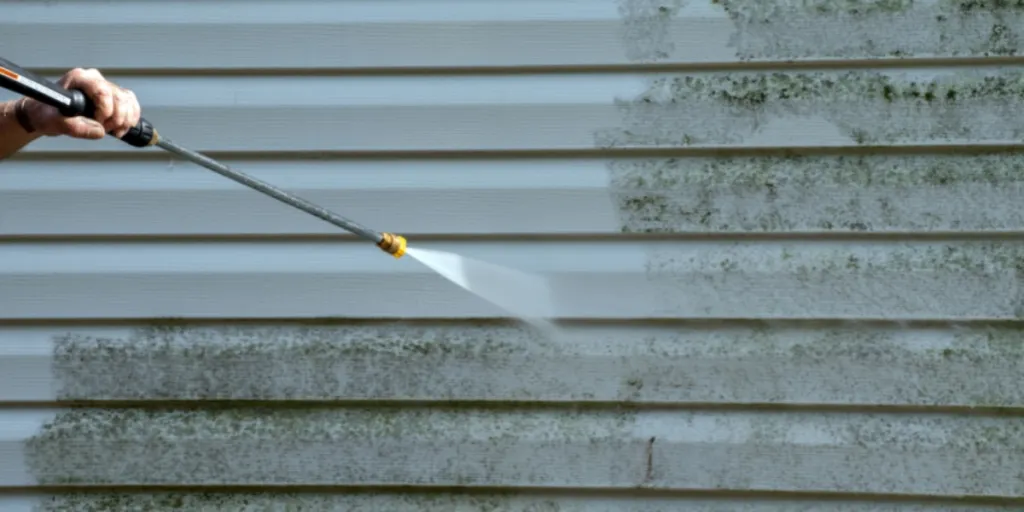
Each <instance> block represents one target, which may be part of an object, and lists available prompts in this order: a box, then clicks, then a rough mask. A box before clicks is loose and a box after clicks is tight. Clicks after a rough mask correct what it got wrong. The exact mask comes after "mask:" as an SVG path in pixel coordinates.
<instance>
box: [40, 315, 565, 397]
mask: <svg viewBox="0 0 1024 512" xmlns="http://www.w3.org/2000/svg"><path fill="white" fill-rule="evenodd" d="M54 347H55V353H54V375H55V377H56V379H57V381H58V396H59V398H60V399H62V400H95V399H160V398H170V399H197V398H220V399H225V398H247V399H268V398H269V399H288V398H299V399H331V398H346V397H366V396H388V394H391V395H395V394H398V395H401V393H403V391H402V390H403V389H404V390H408V391H405V392H406V393H409V392H414V391H415V390H416V389H417V388H422V386H423V385H424V384H426V383H434V384H435V386H440V385H443V382H442V381H439V379H438V375H436V374H432V373H429V371H428V370H430V369H431V368H435V369H436V368H438V367H439V366H437V365H441V366H443V365H457V364H463V365H467V366H468V365H486V364H502V363H503V362H505V363H507V362H508V361H509V360H510V359H513V358H518V359H521V360H529V359H530V358H532V357H544V356H543V355H536V354H547V355H552V354H554V353H556V352H557V350H559V349H558V348H557V346H556V345H553V344H552V343H551V342H550V341H549V340H547V339H546V338H544V337H543V336H541V335H540V334H539V333H536V332H534V331H532V330H529V329H527V328H524V327H521V326H517V325H505V324H500V325H498V324H495V325H484V324H478V323H473V322H464V323H459V324H455V325H444V324H437V325H434V324H430V323H377V324H355V325H350V326H302V327H259V326H255V327H199V326H188V325H156V326H151V327H147V328H143V329H137V330H135V331H133V332H131V334H130V335H128V336H127V337H116V338H108V337H98V336H88V335H81V334H75V333H69V334H67V335H64V336H59V337H57V338H56V339H55V340H54ZM393 372H397V374H396V375H394V376H393V377H389V378H388V380H387V382H378V381H377V380H379V379H380V378H382V377H383V376H384V375H387V374H389V373H393ZM359 375H362V376H363V377H366V378H367V380H360V379H359V378H356V376H359ZM373 375H375V376H376V378H375V379H370V378H369V377H370V376H373ZM389 390H390V391H389Z"/></svg>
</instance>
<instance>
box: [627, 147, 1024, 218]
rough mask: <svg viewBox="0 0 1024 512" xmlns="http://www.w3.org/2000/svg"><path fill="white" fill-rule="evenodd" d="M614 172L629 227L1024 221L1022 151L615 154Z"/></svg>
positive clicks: (1023, 164)
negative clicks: (1019, 198) (1019, 193)
mask: <svg viewBox="0 0 1024 512" xmlns="http://www.w3.org/2000/svg"><path fill="white" fill-rule="evenodd" d="M609 169H610V173H611V188H612V193H613V197H614V198H615V200H616V203H617V207H618V212H619V218H620V222H621V223H622V224H621V229H622V231H623V232H641V233H672V232H687V231H699V232H703V231H739V232H743V231H755V232H756V231H761V232H776V231H784V230H827V231H879V230H897V229H903V230H909V229H914V230H943V229H960V230H970V229H1016V228H1019V227H1022V226H1024V216H1022V215H1014V214H1013V213H1012V212H1014V211H1016V207H1015V206H1014V204H1015V199H1013V194H1008V193H1006V191H1008V190H1014V189H1015V188H1021V187H1024V158H1021V157H1020V156H1019V155H1017V154H1016V153H996V154H979V155H861V156H817V155H815V156H800V155H790V156H778V157H776V156H764V157H721V158H672V159H648V160H619V161H614V162H612V163H610V164H609ZM958 195H962V196H963V197H964V198H977V197H982V196H983V197H986V198H988V199H989V202H988V204H987V207H988V208H987V209H978V208H974V207H972V206H971V204H974V201H972V202H969V203H965V204H964V205H963V207H961V205H960V203H959V202H957V200H956V198H957V196H958ZM979 195H982V196H979ZM911 198H913V199H911ZM908 201H911V202H908ZM1006 201H1012V203H1009V204H1006Z"/></svg>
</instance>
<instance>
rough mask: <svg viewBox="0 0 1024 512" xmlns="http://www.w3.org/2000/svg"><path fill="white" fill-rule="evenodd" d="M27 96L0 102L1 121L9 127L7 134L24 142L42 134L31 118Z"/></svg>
mask: <svg viewBox="0 0 1024 512" xmlns="http://www.w3.org/2000/svg"><path fill="white" fill-rule="evenodd" d="M29 101H32V100H30V99H29V98H19V99H16V100H11V101H7V102H4V103H0V114H2V117H3V121H4V123H6V124H7V125H8V126H10V128H8V130H10V131H7V133H8V136H11V135H13V136H15V137H16V138H17V139H19V140H21V141H24V142H31V141H33V140H35V139H38V138H39V137H42V136H43V133H41V132H40V131H39V129H38V127H37V126H36V124H35V122H34V121H33V120H32V115H31V112H30V110H29V108H28V107H29V103H28V102H29Z"/></svg>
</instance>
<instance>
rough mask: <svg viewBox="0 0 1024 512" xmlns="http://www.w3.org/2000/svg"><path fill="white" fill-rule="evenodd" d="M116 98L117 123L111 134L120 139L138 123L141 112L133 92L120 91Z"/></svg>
mask: <svg viewBox="0 0 1024 512" xmlns="http://www.w3.org/2000/svg"><path fill="white" fill-rule="evenodd" d="M117 98H118V108H117V112H118V121H117V125H116V126H114V127H113V134H114V135H115V136H116V137H117V138H119V139H120V138H121V137H124V134H126V133H128V130H131V129H132V128H133V127H135V125H136V124H137V123H138V122H139V118H140V117H141V115H140V114H141V112H140V109H139V104H138V101H137V100H136V99H135V93H134V92H132V91H130V90H128V89H121V90H120V92H119V93H118V95H117Z"/></svg>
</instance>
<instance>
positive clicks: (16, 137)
mask: <svg viewBox="0 0 1024 512" xmlns="http://www.w3.org/2000/svg"><path fill="white" fill-rule="evenodd" d="M25 100H26V98H21V99H17V100H11V101H5V102H3V103H0V160H3V159H4V158H7V157H9V156H11V155H13V154H15V153H17V152H18V151H20V150H21V148H23V147H25V146H27V145H28V144H29V143H30V142H32V141H34V140H36V139H38V138H39V137H42V134H41V133H39V132H38V131H34V132H32V133H29V132H27V131H26V130H25V128H24V127H22V123H20V122H18V114H19V112H18V111H19V110H21V111H22V112H24V110H23V109H24V105H25ZM22 115H24V114H22Z"/></svg>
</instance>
